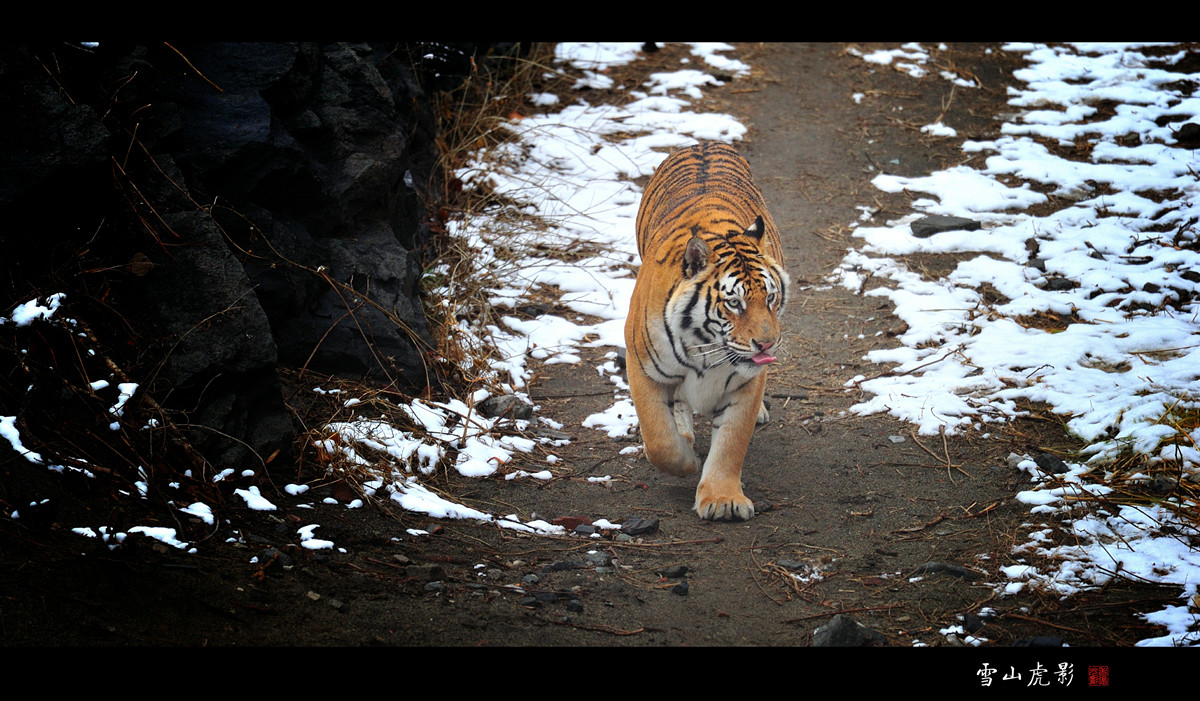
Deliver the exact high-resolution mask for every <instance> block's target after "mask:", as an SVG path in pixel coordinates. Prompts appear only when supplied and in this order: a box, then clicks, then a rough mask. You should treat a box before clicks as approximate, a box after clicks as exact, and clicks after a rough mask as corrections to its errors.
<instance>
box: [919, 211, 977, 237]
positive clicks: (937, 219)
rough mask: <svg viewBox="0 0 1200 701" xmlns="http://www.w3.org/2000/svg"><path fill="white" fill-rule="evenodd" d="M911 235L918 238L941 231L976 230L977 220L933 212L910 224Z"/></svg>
mask: <svg viewBox="0 0 1200 701" xmlns="http://www.w3.org/2000/svg"><path fill="white" fill-rule="evenodd" d="M910 228H911V229H912V234H913V236H916V237H917V238H919V239H925V238H929V237H930V236H933V235H934V234H940V233H942V232H943V231H978V230H979V228H980V224H979V222H977V221H975V220H974V219H967V218H966V217H948V216H944V215H941V214H935V215H931V216H928V217H922V218H921V219H918V220H916V221H915V222H913V223H912V224H911V225H910Z"/></svg>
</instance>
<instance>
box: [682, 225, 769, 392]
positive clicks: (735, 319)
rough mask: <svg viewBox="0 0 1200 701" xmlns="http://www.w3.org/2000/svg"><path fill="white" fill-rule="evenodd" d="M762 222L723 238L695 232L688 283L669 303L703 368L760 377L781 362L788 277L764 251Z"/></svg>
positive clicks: (686, 260) (686, 265)
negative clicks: (778, 355)
mask: <svg viewBox="0 0 1200 701" xmlns="http://www.w3.org/2000/svg"><path fill="white" fill-rule="evenodd" d="M763 228H764V227H763V219H762V217H761V216H760V217H757V218H756V219H755V221H754V223H752V224H751V225H750V226H749V227H747V228H746V229H732V230H730V231H728V232H726V233H725V234H724V235H723V236H722V235H718V236H711V235H708V236H701V235H700V233H699V232H697V233H694V234H693V235H692V237H691V238H690V239H689V240H688V242H687V245H686V248H685V250H684V254H683V270H682V273H683V279H682V280H681V282H680V285H679V287H678V288H677V292H676V294H675V295H673V297H672V301H671V303H670V304H668V310H667V311H668V317H669V318H673V319H674V320H675V321H676V322H677V331H678V332H679V333H680V334H681V341H682V345H683V346H684V348H685V349H686V351H687V353H688V355H689V356H690V357H693V358H696V359H699V360H701V361H702V363H703V366H704V367H706V368H707V367H713V366H716V365H721V364H724V363H730V364H732V365H734V366H735V367H736V368H737V369H738V370H739V371H740V372H742V373H743V374H757V373H758V372H760V371H761V370H762V369H763V368H764V367H765V366H766V365H768V364H770V363H772V362H774V361H775V359H776V355H775V353H776V351H777V350H778V348H779V344H780V341H781V334H780V325H779V316H780V314H782V312H783V307H784V304H785V303H786V302H787V293H788V285H789V282H790V280H789V277H788V274H787V271H786V270H784V269H783V266H781V265H780V264H779V263H778V262H777V261H776V260H775V259H774V258H772V257H771V256H770V255H768V253H767V252H766V251H765V250H764V246H763Z"/></svg>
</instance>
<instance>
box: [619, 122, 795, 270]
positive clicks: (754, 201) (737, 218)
mask: <svg viewBox="0 0 1200 701" xmlns="http://www.w3.org/2000/svg"><path fill="white" fill-rule="evenodd" d="M756 216H762V218H763V223H764V224H765V228H766V231H765V232H764V234H765V235H764V241H765V244H766V246H767V252H768V253H769V254H770V255H771V256H772V257H773V258H774V259H775V260H776V261H777V262H779V263H782V262H783V249H782V248H781V246H780V243H779V232H778V230H777V229H776V228H775V222H774V221H773V220H772V219H771V215H770V213H769V212H768V211H767V203H766V202H765V201H764V200H763V196H762V193H761V192H760V191H759V189H758V186H756V185H755V184H754V179H753V177H752V176H751V175H750V164H748V163H747V162H746V160H745V159H744V158H742V157H741V155H739V154H738V152H737V151H736V150H735V149H734V148H733V147H732V146H729V145H728V144H723V143H704V144H700V145H699V146H693V147H691V148H687V149H684V150H681V151H676V152H675V153H674V154H672V155H671V156H669V157H668V158H667V160H665V161H663V163H662V165H660V166H659V167H658V169H657V170H656V171H655V172H654V176H653V177H651V179H650V183H649V184H648V185H647V186H646V190H645V192H644V193H643V195H642V203H641V206H640V207H639V208H638V216H637V243H638V254H639V255H640V256H641V257H642V261H643V263H644V262H645V260H646V252H647V250H654V249H657V248H659V247H662V246H666V247H667V248H668V249H673V248H678V249H681V248H682V243H684V242H686V241H687V240H688V239H689V238H691V236H692V234H693V233H694V232H693V231H692V230H690V229H689V228H688V226H689V224H692V223H695V222H697V221H700V222H703V221H711V222H713V223H717V222H721V221H726V222H728V223H730V225H731V226H734V227H738V226H740V227H741V228H745V227H746V225H748V224H750V223H751V222H753V221H754V218H755V217H756ZM735 222H741V224H740V225H739V224H737V223H735ZM677 252H681V250H679V251H677Z"/></svg>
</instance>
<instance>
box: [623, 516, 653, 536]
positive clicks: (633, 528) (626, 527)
mask: <svg viewBox="0 0 1200 701" xmlns="http://www.w3.org/2000/svg"><path fill="white" fill-rule="evenodd" d="M657 531H658V519H656V518H650V519H646V518H640V517H637V516H634V517H632V518H628V519H625V521H624V523H622V524H621V532H622V533H625V534H627V535H631V536H637V535H645V534H646V533H655V532H657Z"/></svg>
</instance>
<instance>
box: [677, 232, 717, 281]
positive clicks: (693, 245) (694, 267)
mask: <svg viewBox="0 0 1200 701" xmlns="http://www.w3.org/2000/svg"><path fill="white" fill-rule="evenodd" d="M710 252H711V250H710V249H709V247H708V244H707V243H704V239H702V238H700V237H699V236H693V237H692V238H690V239H688V242H687V248H685V249H684V251H683V276H684V277H685V278H691V277H695V276H696V275H697V274H698V273H700V272H701V271H702V270H704V269H705V268H707V267H708V255H709V253H710Z"/></svg>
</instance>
